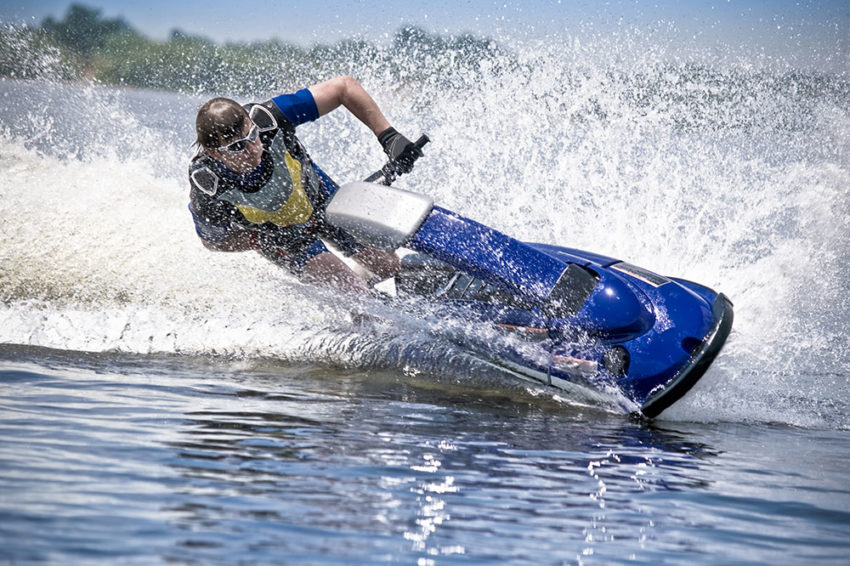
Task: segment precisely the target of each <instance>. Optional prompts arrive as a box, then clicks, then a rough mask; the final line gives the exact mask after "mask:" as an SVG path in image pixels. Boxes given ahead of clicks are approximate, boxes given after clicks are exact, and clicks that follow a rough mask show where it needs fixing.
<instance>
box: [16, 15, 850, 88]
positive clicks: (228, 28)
mask: <svg viewBox="0 0 850 566" xmlns="http://www.w3.org/2000/svg"><path fill="white" fill-rule="evenodd" d="M80 3H82V4H84V5H86V6H89V7H92V8H97V9H100V10H101V13H102V15H103V16H104V17H109V18H112V17H117V16H120V17H122V18H124V19H125V20H126V21H127V22H128V23H129V24H130V25H131V26H133V27H134V28H136V29H137V30H139V31H140V32H142V33H144V34H145V35H147V36H148V37H150V38H152V39H160V40H162V39H165V38H166V37H167V36H168V33H169V32H170V31H171V30H173V29H175V28H179V29H181V30H183V31H185V32H188V33H191V34H197V35H203V36H206V37H208V38H210V39H213V40H215V41H218V42H224V41H251V40H267V39H272V38H278V39H281V40H284V41H290V42H293V43H297V44H300V45H311V44H314V43H321V42H324V43H329V42H334V41H336V40H338V39H341V38H344V37H353V36H357V37H362V38H365V39H369V40H373V41H381V40H382V39H386V38H389V37H391V36H392V35H393V34H394V33H395V32H396V31H397V30H398V29H399V28H400V27H402V26H404V25H416V26H420V27H423V28H425V29H427V30H429V31H432V32H440V33H449V34H457V33H462V32H472V33H474V34H476V35H479V36H488V37H493V38H496V39H503V40H504V39H507V40H510V39H530V38H537V37H541V36H547V37H548V36H551V35H552V34H557V33H564V34H568V35H570V36H573V37H579V38H581V37H582V35H583V34H611V33H617V32H618V30H619V31H622V30H623V29H625V28H638V29H640V28H641V27H646V28H651V27H652V26H656V25H658V24H659V22H664V24H665V25H667V26H670V25H672V26H673V27H674V29H675V30H676V31H675V33H676V34H677V35H678V36H679V37H680V38H681V40H682V41H688V42H690V43H691V45H693V44H694V43H696V44H697V45H700V46H701V45H704V46H706V47H711V46H712V45H714V44H717V43H718V42H719V43H723V44H729V45H741V44H746V45H747V46H749V47H751V48H756V49H760V50H763V51H764V52H765V53H768V54H771V52H774V51H775V52H777V53H783V52H784V53H788V50H789V49H790V50H792V51H793V50H796V51H797V52H798V53H797V55H798V57H799V58H800V59H801V60H803V59H805V60H806V61H810V62H816V61H817V59H818V58H824V59H826V58H829V59H830V61H831V62H830V66H831V67H833V68H836V69H839V70H842V69H843V70H847V71H850V0H796V1H795V0H773V1H755V0H706V1H702V2H685V1H673V0H656V1H649V0H611V1H608V2H592V1H581V0H575V1H570V0H561V1H558V0H499V1H494V0H448V1H443V0H434V1H428V2H424V1H423V2H398V1H395V2H393V1H388V0H346V1H338V2H321V1H316V0H313V1H310V0H291V1H272V0H242V1H238V2H235V1H233V0H228V1H226V2H225V1H222V0H206V1H202V2H200V1H180V0H146V1H145V2H126V1H113V0H82V1H81V2H80ZM70 4H71V2H70V1H69V0H0V21H2V22H4V23H12V22H17V23H21V22H27V23H29V24H30V25H38V24H40V23H41V21H42V20H43V19H44V18H46V17H47V16H53V17H54V18H62V17H63V16H64V14H65V13H66V11H67V9H68V6H69V5H70Z"/></svg>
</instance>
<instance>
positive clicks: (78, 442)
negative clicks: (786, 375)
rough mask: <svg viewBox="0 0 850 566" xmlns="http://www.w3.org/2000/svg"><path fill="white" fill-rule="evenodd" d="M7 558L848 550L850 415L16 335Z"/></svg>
mask: <svg viewBox="0 0 850 566" xmlns="http://www.w3.org/2000/svg"><path fill="white" fill-rule="evenodd" d="M0 356H1V357H2V359H3V361H2V365H1V366H0V367H2V370H0V397H2V399H3V401H2V411H0V434H2V438H3V441H2V443H0V461H2V463H3V464H2V472H0V474H2V481H0V517H2V521H0V540H3V550H2V556H1V557H0V559H2V560H3V561H5V562H6V563H11V564H22V563H37V562H42V561H44V562H50V563H55V564H97V563H101V564H102V563H106V564H116V563H121V564H134V563H138V564H157V563H170V564H175V563H176V564H197V563H204V564H281V563H297V564H339V563H350V564H353V563H358V564H375V563H382V562H394V563H403V564H413V563H435V564H447V563H454V562H463V563H467V562H485V563H486V562H499V563H505V562H511V563H516V564H554V563H567V564H580V563H586V564H611V563H624V562H629V561H637V562H638V563H673V564H685V563H688V564H722V563H727V564H729V563H734V564H768V563H783V564H808V563H818V564H827V563H833V564H841V563H844V561H845V560H846V556H847V553H848V551H850V537H848V535H850V512H848V510H847V509H848V503H850V487H848V484H847V470H848V469H850V468H848V467H850V450H848V448H850V443H848V439H847V434H846V432H844V431H835V430H817V429H800V428H794V427H789V426H787V425H782V424H775V425H771V424H741V423H718V424H688V423H675V422H661V423H658V424H655V425H651V424H647V423H645V422H637V421H633V420H630V419H629V418H628V417H625V416H621V415H612V414H610V413H606V412H603V411H599V410H596V409H592V408H587V407H576V406H572V407H570V406H565V405H563V404H560V403H557V402H552V401H551V400H549V401H547V400H545V399H535V398H533V397H530V396H529V395H523V394H520V393H514V394H513V395H506V394H504V393H500V392H498V391H494V390H492V389H480V388H479V389H476V388H469V387H461V386H454V387H453V386H450V385H443V386H440V387H434V386H429V385H428V381H427V380H425V379H422V378H421V376H420V377H418V378H399V377H398V376H397V375H396V374H394V373H392V372H381V371H374V372H364V371H360V370H353V369H352V370H345V369H340V368H332V367H324V368H323V367H316V366H293V365H285V364H279V363H274V362H261V361H255V362H230V363H225V362H210V361H205V360H202V359H197V358H189V359H186V358H174V357H150V356H141V357H138V356H116V355H95V354H79V353H76V354H75V353H70V352H57V351H45V350H41V349H31V348H20V347H10V346H4V347H2V349H0Z"/></svg>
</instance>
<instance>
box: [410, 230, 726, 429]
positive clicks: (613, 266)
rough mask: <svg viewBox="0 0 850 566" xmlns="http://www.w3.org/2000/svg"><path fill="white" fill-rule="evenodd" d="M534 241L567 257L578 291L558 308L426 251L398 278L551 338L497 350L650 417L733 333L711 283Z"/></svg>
mask: <svg viewBox="0 0 850 566" xmlns="http://www.w3.org/2000/svg"><path fill="white" fill-rule="evenodd" d="M525 245H527V246H529V247H531V248H533V249H535V250H538V251H541V252H543V253H545V254H546V255H547V256H548V257H551V258H553V259H555V260H557V261H559V262H562V263H563V267H564V269H565V272H564V275H563V276H562V283H563V280H564V278H566V281H567V283H568V285H566V286H568V287H570V288H571V289H572V290H573V291H574V292H573V293H572V294H569V296H568V301H562V303H561V304H560V305H559V306H560V308H559V309H558V311H557V313H554V312H552V310H551V309H547V308H546V307H545V305H543V306H541V305H535V304H533V302H532V301H528V300H525V299H523V298H521V297H517V296H516V295H515V294H511V293H508V292H506V291H504V290H502V289H500V288H499V287H498V286H496V285H493V284H492V282H491V283H488V282H487V281H485V280H483V279H481V278H478V277H476V276H474V275H471V274H469V273H468V272H466V271H463V270H458V269H456V267H452V266H451V265H448V264H446V263H443V262H441V261H438V260H435V259H434V258H433V257H431V256H428V255H424V254H413V255H408V256H406V257H405V258H404V260H403V269H402V272H401V273H400V274H399V276H398V277H397V279H396V287H397V289H398V291H399V293H400V294H401V295H404V294H415V295H419V296H427V297H430V298H431V299H432V300H434V301H435V302H436V303H437V304H439V305H440V306H441V308H443V309H444V310H445V311H446V313H447V314H450V315H452V316H461V317H464V318H467V319H470V320H474V321H476V322H481V323H491V324H495V325H497V326H498V327H500V328H502V329H504V330H505V331H506V332H510V333H514V334H517V335H519V336H522V337H524V338H525V339H527V340H529V341H534V342H537V343H538V344H540V345H542V346H543V348H545V349H546V351H547V352H548V356H546V358H545V359H541V358H540V356H534V357H530V356H528V355H527V350H526V349H522V348H519V349H511V348H509V347H505V349H504V350H502V351H496V352H491V354H492V355H494V356H495V358H497V359H498V360H499V361H501V362H503V363H506V365H507V366H508V367H510V368H511V369H512V370H513V371H515V372H518V373H520V374H521V375H523V376H524V377H527V378H531V379H533V380H535V381H538V382H540V383H543V384H546V385H550V386H553V387H558V388H565V389H569V388H570V386H572V385H578V386H582V387H586V388H589V389H591V390H599V389H600V388H602V387H605V386H608V385H614V386H616V387H617V388H618V389H619V390H620V391H622V392H623V393H624V394H625V395H626V397H628V398H629V399H630V400H632V401H633V402H634V403H636V404H637V405H639V407H640V412H641V413H642V414H643V415H644V416H646V417H648V418H654V417H656V416H658V415H659V414H660V413H661V412H662V411H664V410H665V409H666V408H668V407H669V406H670V405H672V404H673V403H674V402H676V401H677V400H679V399H680V398H681V397H682V396H683V395H685V393H687V392H688V391H689V390H690V389H691V388H692V387H693V386H694V384H696V382H697V381H699V379H700V378H701V377H702V376H703V375H704V374H705V372H706V371H707V369H708V368H709V366H710V365H711V363H712V362H713V361H714V359H715V358H716V356H717V355H718V353H719V352H720V350H721V349H722V347H723V345H724V343H725V341H726V338H727V337H728V336H729V333H730V331H731V328H732V321H733V316H734V315H733V309H732V303H731V302H730V301H729V299H728V298H727V297H726V296H725V295H723V294H721V293H717V292H715V291H713V290H711V289H709V288H708V287H705V286H702V285H699V284H696V283H693V282H690V281H686V280H682V279H675V278H668V277H663V276H660V275H657V274H655V273H652V272H649V271H647V270H645V269H642V268H639V267H636V266H633V265H631V264H628V263H625V262H622V261H619V260H615V259H612V258H608V257H605V256H600V255H598V254H593V253H589V252H583V251H580V250H575V249H571V248H561V247H557V246H549V245H542V244H525ZM565 303H568V304H565Z"/></svg>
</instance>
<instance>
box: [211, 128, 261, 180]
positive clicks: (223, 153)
mask: <svg viewBox="0 0 850 566" xmlns="http://www.w3.org/2000/svg"><path fill="white" fill-rule="evenodd" d="M253 127H254V123H253V122H252V121H251V120H245V124H244V125H243V126H242V134H241V135H240V136H237V137H234V138H232V139H226V140H223V142H222V144H221V145H222V147H221V148H218V149H213V150H210V154H211V155H212V157H214V158H215V159H218V160H219V161H221V162H222V163H224V165H225V166H226V167H227V168H228V169H230V170H231V171H233V172H234V173H240V174H243V175H244V174H245V173H249V172H251V171H253V170H254V169H255V168H256V167H257V166H258V165H259V164H260V161H261V160H262V157H263V143H262V142H261V141H260V138H259V136H257V137H256V138H255V139H254V141H247V142H246V143H244V144H241V145H244V149H242V150H241V151H228V150H227V149H224V148H226V147H227V145H228V144H231V143H233V142H235V141H238V140H240V139H244V138H247V137H249V135H250V134H251V133H252V132H251V128H253Z"/></svg>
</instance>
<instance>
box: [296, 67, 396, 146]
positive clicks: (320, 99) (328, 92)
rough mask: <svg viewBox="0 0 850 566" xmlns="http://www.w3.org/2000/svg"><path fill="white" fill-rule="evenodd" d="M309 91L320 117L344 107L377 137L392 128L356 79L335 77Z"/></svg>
mask: <svg viewBox="0 0 850 566" xmlns="http://www.w3.org/2000/svg"><path fill="white" fill-rule="evenodd" d="M308 90H309V91H310V93H311V94H312V95H313V99H314V100H315V101H316V108H317V109H318V110H319V116H323V115H325V114H327V113H328V112H330V111H331V110H334V109H336V108H339V107H340V106H344V107H345V108H346V109H347V110H348V111H349V112H351V113H352V114H354V116H355V117H356V118H357V119H358V120H360V121H361V122H363V123H364V124H366V126H368V127H369V129H370V130H372V132H373V133H374V134H375V135H376V136H377V135H378V134H380V133H381V132H384V131H386V130H387V128H389V127H390V123H389V121H388V120H387V119H386V117H384V115H383V114H382V113H381V110H380V109H379V108H378V105H377V103H376V102H375V101H374V100H373V99H372V97H371V96H369V93H368V92H366V90H365V89H364V88H363V86H362V85H361V84H360V83H359V82H358V81H357V79H355V78H354V77H350V76H340V77H334V78H332V79H329V80H327V81H325V82H322V83H319V84H316V85H313V86H311V87H310V88H309V89H308Z"/></svg>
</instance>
